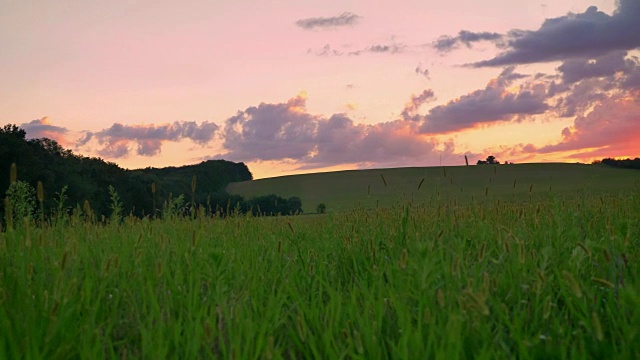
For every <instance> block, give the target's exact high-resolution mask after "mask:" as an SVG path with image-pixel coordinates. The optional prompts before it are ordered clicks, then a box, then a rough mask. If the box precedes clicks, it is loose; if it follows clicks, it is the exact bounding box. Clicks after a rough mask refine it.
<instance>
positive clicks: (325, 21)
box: [296, 12, 361, 30]
mask: <svg viewBox="0 0 640 360" xmlns="http://www.w3.org/2000/svg"><path fill="white" fill-rule="evenodd" d="M360 18H361V16H358V15H356V14H353V13H350V12H343V13H342V14H340V15H338V16H332V17H313V18H306V19H300V20H298V21H296V25H297V26H299V27H301V28H303V29H305V30H313V29H316V28H320V29H326V28H335V27H340V26H351V25H355V24H357V23H358V21H359V19H360Z"/></svg>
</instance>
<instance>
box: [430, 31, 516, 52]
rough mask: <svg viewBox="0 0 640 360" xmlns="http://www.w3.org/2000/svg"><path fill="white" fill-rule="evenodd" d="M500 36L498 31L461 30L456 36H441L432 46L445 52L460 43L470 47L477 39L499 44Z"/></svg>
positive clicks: (501, 36)
mask: <svg viewBox="0 0 640 360" xmlns="http://www.w3.org/2000/svg"><path fill="white" fill-rule="evenodd" d="M502 38H503V35H502V34H498V33H493V32H471V31H468V30H462V31H460V32H459V33H458V35H457V36H448V35H444V36H441V37H440V38H438V39H437V40H436V41H434V42H433V44H432V46H433V47H434V48H435V49H436V50H438V51H442V52H447V51H451V50H453V49H456V48H457V47H458V46H459V45H460V44H464V45H466V46H467V47H471V45H472V43H475V42H479V41H491V42H494V43H496V44H499V43H500V41H501V40H502Z"/></svg>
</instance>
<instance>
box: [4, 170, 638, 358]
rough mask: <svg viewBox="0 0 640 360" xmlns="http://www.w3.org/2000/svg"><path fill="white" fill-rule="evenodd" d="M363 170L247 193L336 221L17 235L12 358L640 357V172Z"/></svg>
mask: <svg viewBox="0 0 640 360" xmlns="http://www.w3.org/2000/svg"><path fill="white" fill-rule="evenodd" d="M563 166H565V167H567V168H565V170H566V171H565V172H563V171H562V167H563ZM567 169H569V170H567ZM443 171H446V177H445V174H444V173H443ZM472 171H476V173H474V175H473V176H470V175H469V174H470V172H472ZM364 173H369V174H368V175H365V174H360V173H357V172H355V173H351V172H341V173H335V174H321V175H315V176H317V178H316V179H313V176H311V175H305V176H300V178H297V179H296V177H287V178H280V179H273V180H260V181H256V182H255V184H254V185H255V186H256V189H250V187H249V186H247V185H246V184H235V185H232V186H230V189H232V190H233V191H238V192H242V193H245V194H246V193H248V192H250V191H256V192H259V191H264V189H265V188H267V185H269V186H271V188H270V189H275V188H276V187H277V188H279V189H280V190H281V191H282V192H281V193H280V194H282V195H288V196H292V195H299V196H301V197H302V199H303V203H304V202H305V201H306V202H307V203H309V204H310V205H307V206H309V207H310V208H311V210H309V212H312V211H313V208H314V206H315V205H314V203H315V202H321V201H323V202H325V203H326V204H327V207H328V209H329V210H330V212H329V213H328V214H326V215H311V216H307V215H303V216H288V217H251V216H235V217H229V218H226V219H218V218H208V217H198V218H196V219H184V218H178V217H170V218H167V219H163V220H156V221H151V220H148V219H145V220H139V219H135V218H126V219H124V221H122V222H121V223H117V222H114V223H110V224H107V225H99V224H95V223H93V222H92V221H87V220H86V219H85V218H84V217H83V216H81V214H78V213H76V215H74V216H72V217H69V218H65V219H59V220H57V221H55V222H53V223H51V224H47V225H45V226H41V227H36V226H34V225H33V224H23V225H22V226H17V227H16V229H14V230H7V231H6V232H3V233H0V358H29V359H38V358H43V359H58V358H152V359H162V358H182V359H190V358H242V359H262V358H265V359H272V358H273V359H279V358H287V359H294V358H322V359H334V358H362V359H377V358H398V359H410V358H429V359H431V358H436V359H454V358H474V359H476V358H478V359H496V358H497V359H501V358H532V359H549V358H552V359H553V358H558V359H562V358H601V359H610V358H640V346H638V344H639V343H640V267H639V266H638V263H639V260H640V220H639V214H640V172H634V171H623V170H615V169H609V168H605V167H599V166H580V165H557V164H553V165H513V166H512V165H509V166H499V167H497V168H493V167H492V166H488V167H484V168H483V167H478V168H475V167H470V168H446V169H445V170H443V169H442V168H435V169H399V170H392V169H389V170H383V171H380V170H370V171H367V172H364ZM380 174H383V177H384V181H385V182H386V183H387V185H386V187H385V185H384V183H383V180H382V176H380ZM563 174H564V175H563ZM567 174H570V175H567ZM356 175H360V176H361V177H358V176H356ZM340 177H342V180H338V178H340ZM422 178H425V181H424V182H423V184H422V185H421V186H420V190H418V184H419V182H420V181H421V179H422ZM301 179H304V181H302V180H301ZM450 179H453V180H450ZM489 179H491V180H489ZM307 180H309V181H307ZM311 180H313V181H311ZM416 180H417V181H416ZM514 181H515V184H514ZM312 183H313V184H316V185H315V186H316V187H315V188H312V187H310V186H311V185H309V184H312ZM296 184H298V185H296ZM369 185H371V188H370V189H368V187H369ZM532 185H533V186H532ZM258 186H264V187H262V188H260V189H257V187H258ZM296 186H299V187H298V188H296ZM305 186H309V187H308V188H305ZM549 186H551V191H550V190H549ZM460 188H462V190H461V189H460ZM239 189H242V191H240V190H239ZM313 189H317V191H318V195H317V197H313ZM456 189H457V190H456ZM331 190H333V191H334V192H335V194H332V193H331ZM355 191H359V192H358V193H355ZM367 192H369V195H368V197H367ZM350 201H352V203H351V205H348V204H349V202H350ZM376 203H377V206H376ZM309 207H308V208H307V209H309Z"/></svg>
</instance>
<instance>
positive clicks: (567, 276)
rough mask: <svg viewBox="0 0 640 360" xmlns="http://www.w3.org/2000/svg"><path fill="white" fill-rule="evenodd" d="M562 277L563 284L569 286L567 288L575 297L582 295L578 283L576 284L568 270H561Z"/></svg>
mask: <svg viewBox="0 0 640 360" xmlns="http://www.w3.org/2000/svg"><path fill="white" fill-rule="evenodd" d="M562 277H563V278H564V282H565V284H566V285H567V287H569V289H571V291H572V292H573V294H574V295H575V296H576V297H577V298H581V297H582V290H580V285H578V282H577V281H576V279H575V278H574V277H573V275H571V273H570V272H568V271H564V270H563V271H562Z"/></svg>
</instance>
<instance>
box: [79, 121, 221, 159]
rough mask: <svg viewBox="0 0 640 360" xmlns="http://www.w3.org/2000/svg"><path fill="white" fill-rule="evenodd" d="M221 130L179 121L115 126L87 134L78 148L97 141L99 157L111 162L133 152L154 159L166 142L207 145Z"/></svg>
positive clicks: (204, 124) (211, 125)
mask: <svg viewBox="0 0 640 360" xmlns="http://www.w3.org/2000/svg"><path fill="white" fill-rule="evenodd" d="M218 128H219V126H218V125H216V124H215V123H211V122H208V121H205V122H203V123H201V124H200V125H198V124H196V122H194V121H176V122H174V123H172V124H164V125H153V124H152V125H123V124H119V123H115V124H113V125H112V126H111V127H109V128H107V129H103V130H101V131H99V132H90V131H87V132H86V133H85V134H84V136H83V137H82V138H80V139H78V141H77V143H76V146H78V147H80V146H84V145H86V144H87V143H88V142H89V141H91V140H93V139H95V140H96V141H97V142H98V144H100V145H101V148H100V149H99V150H98V153H99V154H100V155H101V156H105V157H109V158H120V157H125V156H128V155H129V153H130V152H131V150H132V148H133V147H135V148H136V153H137V154H138V155H142V156H155V155H158V154H160V152H161V150H162V144H163V142H165V141H180V140H183V139H190V140H192V141H193V142H195V143H197V144H200V145H205V144H207V143H208V142H210V141H211V140H213V138H214V136H215V134H216V131H217V130H218Z"/></svg>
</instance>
